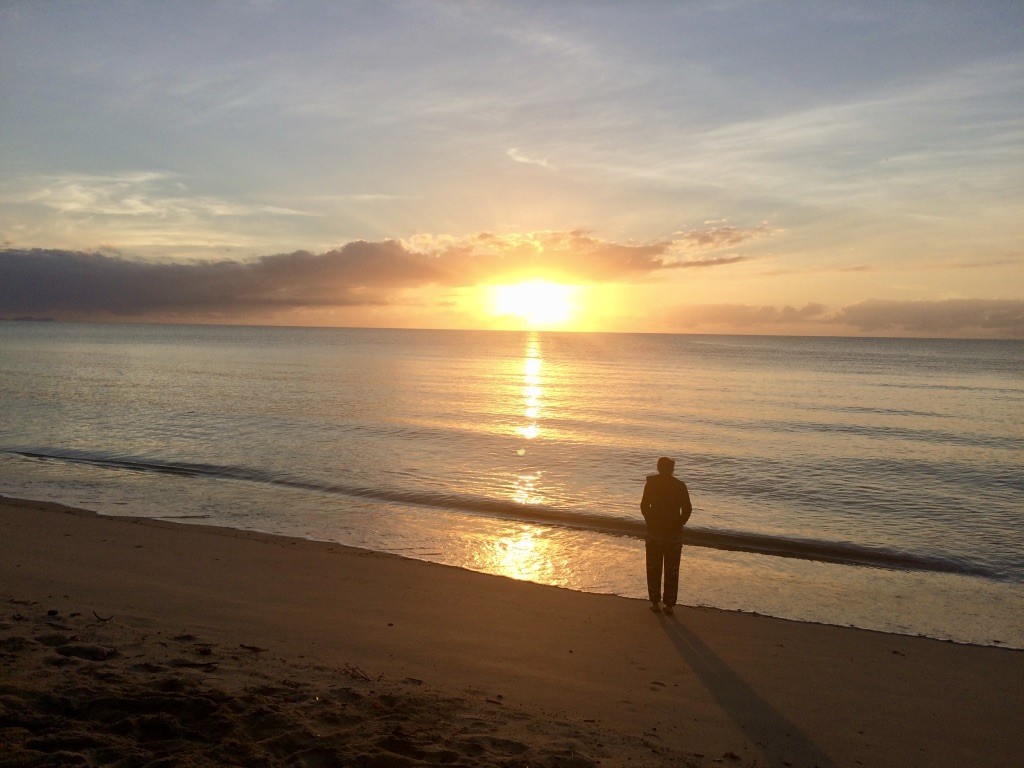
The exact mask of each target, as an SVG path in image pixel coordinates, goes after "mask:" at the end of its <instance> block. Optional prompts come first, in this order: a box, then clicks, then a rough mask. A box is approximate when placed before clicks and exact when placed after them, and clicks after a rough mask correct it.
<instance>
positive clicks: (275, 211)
mask: <svg viewBox="0 0 1024 768" xmlns="http://www.w3.org/2000/svg"><path fill="white" fill-rule="evenodd" d="M2 199H3V200H4V201H5V202H10V203H29V204H35V205H41V206H43V207H45V208H49V209H51V210H53V211H57V212H58V213H60V214H63V215H65V216H71V217H93V216H110V217H132V218H137V217H149V218H159V219H195V218H198V217H224V216H237V217H248V216H266V215H271V216H311V215H314V214H310V213H307V212H304V211H299V210H295V209H292V208H286V207H283V206H274V205H260V204H251V203H239V202H229V201H226V200H222V199H220V198H217V197H212V196H209V195H190V194H188V190H187V188H186V186H185V185H184V184H183V183H182V182H181V181H180V179H179V177H178V176H177V175H175V174H171V173H164V172H160V171H139V172H134V173H119V174H108V175H94V174H65V175H62V176H36V177H33V178H31V179H29V180H28V188H27V189H24V190H22V191H20V192H18V193H15V194H7V195H4V197H3V198H2Z"/></svg>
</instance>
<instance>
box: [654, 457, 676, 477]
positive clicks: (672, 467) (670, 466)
mask: <svg viewBox="0 0 1024 768" xmlns="http://www.w3.org/2000/svg"><path fill="white" fill-rule="evenodd" d="M675 471H676V463H675V462H674V461H673V460H672V459H670V458H669V457H668V456H662V457H661V458H660V459H658V474H661V475H671V474H672V473H673V472H675Z"/></svg>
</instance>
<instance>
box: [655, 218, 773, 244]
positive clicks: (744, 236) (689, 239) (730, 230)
mask: <svg viewBox="0 0 1024 768" xmlns="http://www.w3.org/2000/svg"><path fill="white" fill-rule="evenodd" d="M774 231H775V230H773V229H772V228H771V227H769V226H768V224H767V223H763V224H761V225H760V226H757V227H749V228H746V229H743V228H741V227H732V226H728V225H724V224H723V225H719V226H713V227H705V228H704V229H689V230H686V231H683V232H676V233H675V235H674V240H675V241H676V242H677V243H680V244H682V245H684V246H686V247H689V248H698V249H714V248H735V247H736V246H738V245H741V244H743V243H745V242H747V241H749V240H755V239H757V238H760V237H765V236H767V235H770V234H773V232H774Z"/></svg>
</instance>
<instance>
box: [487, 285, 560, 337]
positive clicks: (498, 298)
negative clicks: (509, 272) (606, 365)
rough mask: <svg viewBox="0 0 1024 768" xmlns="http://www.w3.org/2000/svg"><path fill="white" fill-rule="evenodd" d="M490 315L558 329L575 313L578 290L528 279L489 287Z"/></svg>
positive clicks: (533, 326) (532, 326)
mask: <svg viewBox="0 0 1024 768" xmlns="http://www.w3.org/2000/svg"><path fill="white" fill-rule="evenodd" d="M490 292H491V293H490V302H489V304H490V306H489V310H490V312H491V314H493V315H498V316H502V317H509V316H511V317H515V318H518V319H520V320H522V321H523V322H524V323H525V324H526V325H527V326H528V327H530V328H562V327H566V326H568V325H570V324H571V322H572V320H573V318H574V316H575V315H576V314H577V312H578V311H579V307H578V305H577V302H578V293H579V289H578V288H575V287H573V286H571V285H564V284H562V283H553V282H551V281H549V280H528V281H524V282H521V283H514V284H511V285H495V286H491V288H490Z"/></svg>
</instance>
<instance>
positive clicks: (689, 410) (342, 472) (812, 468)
mask: <svg viewBox="0 0 1024 768" xmlns="http://www.w3.org/2000/svg"><path fill="white" fill-rule="evenodd" d="M1022 361H1024V343H1022V342H1017V341H970V340H921V339H847V338H792V337H764V336H758V337H752V336H698V335H660V334H586V333H578V334H577V333H548V332H495V331H433V330H378V329H319V328H318V329H313V328H265V327H259V328H257V327H233V326H187V325H131V324H110V325H104V324H71V323H50V322H3V323H0V395H2V399H0V494H2V495H7V496H15V497H23V498H31V499H40V500H47V501H58V502H62V503H65V504H69V505H73V506H79V507H84V508H86V509H92V510H95V511H97V512H100V513H103V514H108V515H121V516H134V517H154V518H162V519H173V520H178V521H181V522H185V523H190V522H194V523H203V524H209V525H219V526H229V527H234V528H241V529H248V530H257V531H264V532H268V533H276V534H286V535H290V536H299V537H305V538H309V539H315V540H322V541H332V542H338V543H342V544H349V545H354V546H358V547H365V548H369V549H373V550H379V551H385V552H393V553H396V554H400V555H403V556H406V557H412V558H417V559H421V560H428V561H434V562H438V563H446V564H449V565H454V566H459V567H463V568H468V569H471V570H475V571H482V572H486V573H492V574H499V575H503V576H507V577H510V578H516V579H527V580H530V581H536V582H540V583H544V584H552V585H556V586H560V587H564V588H568V589H574V590H580V591H587V592H597V593H610V594H617V595H622V596H625V597H630V598H637V599H638V600H645V599H646V586H645V581H644V569H643V539H642V537H643V525H642V518H641V517H640V511H639V499H640V494H641V491H642V489H643V484H644V477H645V476H646V475H647V474H650V473H653V472H654V471H655V462H656V460H657V458H658V457H659V456H662V455H666V456H670V457H673V458H675V459H676V462H677V464H676V475H677V477H680V478H681V479H683V480H685V481H686V483H687V485H688V486H689V489H690V495H691V498H692V499H693V504H694V512H693V516H692V518H691V520H690V523H689V525H688V526H687V536H688V538H687V546H686V547H685V548H684V550H683V562H682V576H681V586H680V602H683V603H686V604H689V605H699V606H712V607H717V608H723V609H729V610H740V611H748V612H756V613H761V614H767V615H772V616H778V617H782V618H787V619H792V620H797V621H810V622H823V623H829V624H839V625H852V626H857V627H863V628H867V629H874V630H880V631H885V632H897V633H903V634H920V635H925V636H928V637H935V638H940V639H946V640H953V641H957V642H969V643H980V644H991V645H1002V646H1006V647H1016V648H1024V619H1022V618H1021V617H1024V475H1022V471H1021V470H1022V461H1021V458H1022V455H1024V453H1022V448H1024V418H1022V416H1024V407H1022V406H1024V367H1022ZM187 567H188V564H187V563H182V568H187ZM382 599H384V596H382ZM388 599H390V598H388ZM642 609H643V610H645V609H644V605H643V604H642V603H638V611H639V610H642Z"/></svg>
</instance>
